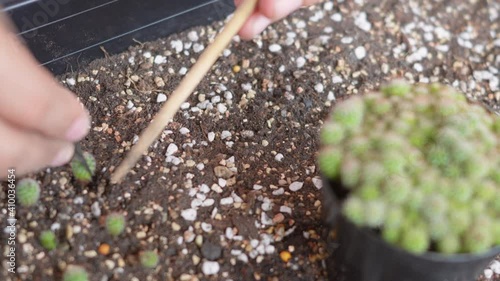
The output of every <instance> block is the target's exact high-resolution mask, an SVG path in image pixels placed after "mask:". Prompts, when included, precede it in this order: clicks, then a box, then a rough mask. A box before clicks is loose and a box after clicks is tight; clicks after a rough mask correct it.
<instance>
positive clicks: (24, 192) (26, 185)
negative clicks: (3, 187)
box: [16, 179, 40, 207]
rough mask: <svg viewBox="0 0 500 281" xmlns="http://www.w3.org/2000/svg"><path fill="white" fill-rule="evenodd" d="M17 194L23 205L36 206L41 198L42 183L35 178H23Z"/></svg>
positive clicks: (19, 183) (17, 188) (18, 185)
mask: <svg viewBox="0 0 500 281" xmlns="http://www.w3.org/2000/svg"><path fill="white" fill-rule="evenodd" d="M16 196H17V201H18V202H19V204H20V205H21V206H23V207H31V206H34V205H35V204H36V203H37V202H38V200H39V199H40V185H39V184H38V182H37V181H36V180H34V179H22V180H20V181H19V182H18V183H17V187H16Z"/></svg>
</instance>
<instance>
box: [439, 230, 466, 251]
mask: <svg viewBox="0 0 500 281" xmlns="http://www.w3.org/2000/svg"><path fill="white" fill-rule="evenodd" d="M460 245H461V244H460V239H459V237H458V236H456V235H453V234H449V233H447V234H445V235H443V238H441V239H440V240H438V242H437V248H438V250H439V252H440V253H443V254H457V253H459V252H460Z"/></svg>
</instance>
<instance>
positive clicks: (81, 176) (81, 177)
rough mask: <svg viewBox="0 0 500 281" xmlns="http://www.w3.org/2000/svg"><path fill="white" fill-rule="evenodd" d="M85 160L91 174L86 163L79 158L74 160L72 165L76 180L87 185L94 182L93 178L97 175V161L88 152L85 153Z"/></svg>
mask: <svg viewBox="0 0 500 281" xmlns="http://www.w3.org/2000/svg"><path fill="white" fill-rule="evenodd" d="M83 158H85V161H86V162H87V166H88V168H89V169H90V172H89V171H88V170H87V169H86V166H85V163H83V162H82V161H80V160H79V159H77V158H73V160H71V163H70V165H71V170H72V171H73V175H74V176H75V179H76V180H77V181H79V182H81V183H83V184H87V183H89V182H91V181H92V177H93V176H94V174H95V169H96V161H95V158H94V156H93V155H92V154H90V153H88V152H83Z"/></svg>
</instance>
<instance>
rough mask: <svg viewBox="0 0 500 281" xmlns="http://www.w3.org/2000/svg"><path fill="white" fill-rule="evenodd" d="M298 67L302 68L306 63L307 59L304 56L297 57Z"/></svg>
mask: <svg viewBox="0 0 500 281" xmlns="http://www.w3.org/2000/svg"><path fill="white" fill-rule="evenodd" d="M296 62H297V68H302V67H303V66H304V65H305V64H306V59H305V58H303V57H298V58H297V61H296Z"/></svg>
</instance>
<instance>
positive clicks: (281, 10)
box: [273, 0, 303, 19]
mask: <svg viewBox="0 0 500 281" xmlns="http://www.w3.org/2000/svg"><path fill="white" fill-rule="evenodd" d="M302 3H303V1H302V0H276V1H273V4H274V13H273V18H274V19H281V18H283V17H286V16H287V15H288V14H290V13H291V12H293V11H295V10H297V9H299V8H300V7H302Z"/></svg>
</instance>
